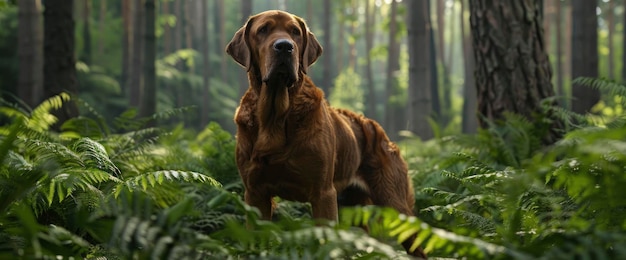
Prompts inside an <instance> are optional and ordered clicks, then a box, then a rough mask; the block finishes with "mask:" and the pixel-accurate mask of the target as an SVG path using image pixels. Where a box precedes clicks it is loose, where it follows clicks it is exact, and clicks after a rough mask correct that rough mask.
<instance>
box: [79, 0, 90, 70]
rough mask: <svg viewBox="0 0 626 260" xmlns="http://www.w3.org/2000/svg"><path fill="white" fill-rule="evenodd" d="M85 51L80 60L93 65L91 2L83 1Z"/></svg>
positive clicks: (88, 0)
mask: <svg viewBox="0 0 626 260" xmlns="http://www.w3.org/2000/svg"><path fill="white" fill-rule="evenodd" d="M82 4H83V51H82V55H81V57H80V60H81V61H83V62H84V63H85V64H87V65H91V22H90V20H91V0H84V1H83V3H82Z"/></svg>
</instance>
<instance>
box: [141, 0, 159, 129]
mask: <svg viewBox="0 0 626 260" xmlns="http://www.w3.org/2000/svg"><path fill="white" fill-rule="evenodd" d="M144 7H145V26H146V27H145V30H144V49H143V50H144V63H143V78H144V80H143V82H144V87H143V93H142V97H143V98H142V100H141V107H142V109H140V115H141V116H142V117H148V116H152V115H154V114H155V113H156V96H157V88H156V69H155V62H156V35H155V30H156V26H155V21H156V6H155V0H145V6H144ZM152 124H153V125H154V124H155V122H152Z"/></svg>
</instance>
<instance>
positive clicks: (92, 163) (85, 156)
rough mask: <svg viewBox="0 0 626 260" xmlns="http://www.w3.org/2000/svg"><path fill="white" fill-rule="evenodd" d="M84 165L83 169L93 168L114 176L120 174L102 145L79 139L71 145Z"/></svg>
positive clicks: (86, 139)
mask: <svg viewBox="0 0 626 260" xmlns="http://www.w3.org/2000/svg"><path fill="white" fill-rule="evenodd" d="M72 149H73V150H74V151H76V152H77V153H78V154H79V155H80V158H81V161H82V162H83V163H84V164H85V167H88V168H95V169H99V170H102V171H105V172H108V173H110V174H113V175H115V176H120V174H121V172H120V170H119V169H118V168H117V166H115V164H114V163H113V162H112V161H111V159H110V158H109V155H108V153H107V151H106V149H105V148H104V146H103V145H102V144H100V143H99V142H96V141H94V140H92V139H90V138H80V139H78V140H77V141H76V142H74V144H73V145H72Z"/></svg>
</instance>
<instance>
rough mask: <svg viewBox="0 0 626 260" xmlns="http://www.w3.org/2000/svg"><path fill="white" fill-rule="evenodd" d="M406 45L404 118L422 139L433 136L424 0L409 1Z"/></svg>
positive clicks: (428, 32)
mask: <svg viewBox="0 0 626 260" xmlns="http://www.w3.org/2000/svg"><path fill="white" fill-rule="evenodd" d="M408 10H409V15H408V22H407V24H408V25H407V28H408V29H409V32H408V45H409V90H408V92H409V95H408V96H409V97H408V102H407V103H408V104H407V107H408V111H407V118H408V120H409V123H408V126H409V127H408V129H409V130H410V131H411V132H413V133H415V134H417V136H419V137H420V138H421V139H422V140H428V139H430V138H432V137H433V131H432V128H431V127H430V124H429V123H428V118H429V117H430V116H431V111H432V101H431V97H432V96H431V93H430V80H431V79H430V75H431V74H430V64H431V63H430V55H429V53H428V52H429V50H428V48H424V46H428V45H429V44H430V39H429V38H430V26H431V25H430V21H429V19H428V17H429V15H428V13H429V11H430V10H429V9H428V3H427V2H426V1H410V2H408Z"/></svg>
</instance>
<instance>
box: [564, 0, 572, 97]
mask: <svg viewBox="0 0 626 260" xmlns="http://www.w3.org/2000/svg"><path fill="white" fill-rule="evenodd" d="M568 2H569V3H568V4H567V6H566V7H565V8H566V9H565V10H566V12H565V36H563V39H565V50H564V53H565V55H563V58H564V60H563V64H564V65H563V68H564V72H563V76H564V78H566V79H568V81H569V84H568V86H567V90H568V92H569V95H566V98H565V100H566V103H565V106H564V107H565V108H567V109H571V107H572V101H571V100H572V95H571V94H572V88H573V87H572V84H571V82H572V57H571V54H572V40H571V39H572V3H571V1H568ZM565 76H567V77H565ZM564 84H565V83H564ZM564 88H565V86H564Z"/></svg>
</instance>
